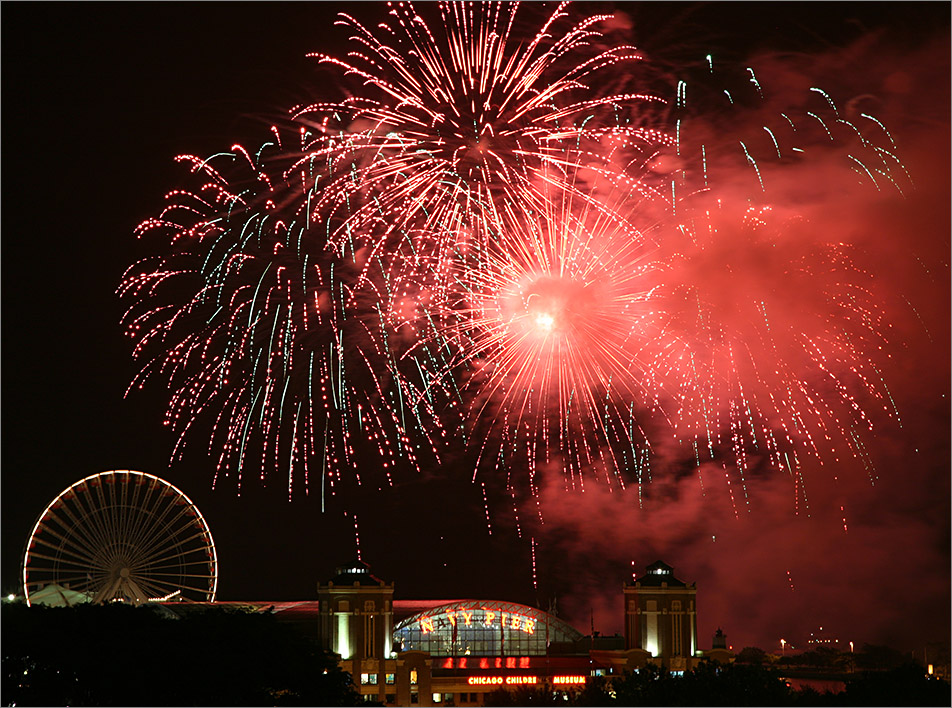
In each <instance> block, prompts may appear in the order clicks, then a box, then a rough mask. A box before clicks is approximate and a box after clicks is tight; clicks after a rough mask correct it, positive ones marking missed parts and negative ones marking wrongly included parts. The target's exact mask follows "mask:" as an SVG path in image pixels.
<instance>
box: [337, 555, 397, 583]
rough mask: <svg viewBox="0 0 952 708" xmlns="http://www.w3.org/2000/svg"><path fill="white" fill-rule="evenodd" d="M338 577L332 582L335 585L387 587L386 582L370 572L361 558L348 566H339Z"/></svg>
mask: <svg viewBox="0 0 952 708" xmlns="http://www.w3.org/2000/svg"><path fill="white" fill-rule="evenodd" d="M335 570H336V571H337V575H335V576H334V577H333V578H331V580H330V582H332V583H334V585H353V584H354V583H360V584H361V585H385V583H384V581H383V580H381V579H380V578H378V577H377V576H375V575H373V574H372V573H371V572H370V566H369V565H367V564H366V563H364V562H363V561H362V560H360V559H359V558H358V559H357V560H354V561H351V562H350V563H347V564H346V565H339V566H337V568H335Z"/></svg>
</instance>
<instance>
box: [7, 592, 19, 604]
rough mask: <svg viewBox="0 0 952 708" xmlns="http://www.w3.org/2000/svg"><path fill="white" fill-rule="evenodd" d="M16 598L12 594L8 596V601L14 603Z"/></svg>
mask: <svg viewBox="0 0 952 708" xmlns="http://www.w3.org/2000/svg"><path fill="white" fill-rule="evenodd" d="M16 597H17V596H16V595H14V594H13V593H11V594H9V595H7V600H8V601H9V602H13V601H14V600H15V599H16Z"/></svg>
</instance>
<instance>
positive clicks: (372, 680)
mask: <svg viewBox="0 0 952 708" xmlns="http://www.w3.org/2000/svg"><path fill="white" fill-rule="evenodd" d="M370 685H371V686H376V685H377V674H370Z"/></svg>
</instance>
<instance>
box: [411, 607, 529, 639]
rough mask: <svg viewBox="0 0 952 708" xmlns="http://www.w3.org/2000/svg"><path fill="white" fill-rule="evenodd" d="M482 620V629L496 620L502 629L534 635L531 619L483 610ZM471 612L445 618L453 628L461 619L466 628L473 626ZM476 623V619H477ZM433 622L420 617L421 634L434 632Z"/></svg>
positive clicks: (431, 619)
mask: <svg viewBox="0 0 952 708" xmlns="http://www.w3.org/2000/svg"><path fill="white" fill-rule="evenodd" d="M482 612H483V618H482V622H481V623H480V624H481V625H482V626H484V627H491V626H493V625H494V624H496V620H497V618H498V620H499V622H498V623H499V625H500V626H501V627H503V628H507V629H509V630H518V631H520V632H525V633H526V634H535V626H536V620H534V619H532V618H531V617H523V616H522V615H515V614H506V613H505V612H498V613H497V612H496V611H495V610H488V609H483V610H482ZM474 614H475V613H474V612H473V611H469V612H467V611H466V610H460V611H458V612H447V613H446V615H445V617H446V619H447V621H449V623H450V625H451V626H453V627H456V626H457V621H458V620H460V619H462V621H463V624H464V625H465V626H467V627H472V626H473V619H474V618H473V615H474ZM437 617H439V615H437ZM477 621H478V617H477ZM434 626H435V622H434V618H433V617H430V616H428V615H423V616H422V617H420V631H421V632H423V634H429V633H430V632H432V631H433V630H434Z"/></svg>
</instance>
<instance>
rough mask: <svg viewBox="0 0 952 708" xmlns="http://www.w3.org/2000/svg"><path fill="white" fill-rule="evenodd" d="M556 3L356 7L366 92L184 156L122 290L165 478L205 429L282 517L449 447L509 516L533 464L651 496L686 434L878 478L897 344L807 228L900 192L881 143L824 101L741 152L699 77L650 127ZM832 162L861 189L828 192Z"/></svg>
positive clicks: (864, 281)
mask: <svg viewBox="0 0 952 708" xmlns="http://www.w3.org/2000/svg"><path fill="white" fill-rule="evenodd" d="M565 7H566V6H565V5H559V6H558V8H557V9H556V10H555V11H554V12H552V13H551V14H549V15H547V16H545V18H544V20H543V21H542V23H541V25H540V26H539V27H538V28H533V29H532V31H530V32H526V31H525V22H523V21H522V15H518V13H520V12H521V11H520V10H519V9H518V5H517V4H515V3H478V4H465V3H441V4H439V5H438V6H427V9H426V11H425V12H424V13H423V14H430V13H435V16H436V20H435V21H434V20H433V19H432V18H431V19H430V20H428V19H426V18H424V17H423V14H420V13H418V12H417V11H416V9H414V7H413V6H412V5H411V4H408V3H397V4H395V5H393V6H391V10H390V16H389V18H388V21H387V22H386V23H384V24H382V25H379V26H378V27H377V28H376V29H374V30H370V29H368V28H366V27H364V26H363V25H361V24H360V23H358V22H357V21H356V20H354V19H353V18H350V17H347V16H344V15H342V16H341V20H340V24H343V25H344V26H346V27H348V28H349V29H350V30H351V32H352V38H351V39H352V42H353V47H354V51H352V52H351V53H350V54H349V55H348V56H347V58H346V59H341V58H335V57H331V56H329V55H326V54H315V55H313V56H315V57H316V58H317V59H319V61H320V62H321V63H322V64H324V65H327V66H329V67H330V68H331V70H332V71H336V72H338V73H340V72H342V73H343V76H341V77H339V78H340V81H341V82H342V83H344V84H346V81H347V80H349V79H351V78H356V84H355V85H354V86H353V87H351V88H352V93H350V94H349V95H348V96H347V97H346V98H343V99H341V100H336V101H335V100H327V101H315V102H311V103H308V104H307V105H301V106H297V107H295V108H294V109H293V110H292V111H291V115H290V118H289V123H290V125H289V126H288V127H286V128H284V129H282V130H279V129H277V128H275V129H273V140H271V141H269V142H268V143H266V144H265V145H263V146H262V147H261V148H260V149H259V150H257V151H255V152H254V153H251V152H249V151H247V150H245V149H244V148H241V147H240V146H234V147H233V148H232V149H231V150H230V151H228V152H226V153H222V154H220V155H216V156H214V157H212V158H209V159H207V160H202V159H199V158H194V157H183V158H180V159H181V160H182V161H183V162H185V163H186V164H187V165H188V166H189V168H190V174H191V177H190V179H191V181H192V182H194V184H191V183H190V184H189V185H188V186H187V187H184V188H182V189H177V190H175V191H173V192H172V193H171V194H170V195H169V197H168V205H167V207H166V208H165V209H164V211H163V212H162V213H161V214H160V216H159V217H157V218H155V219H150V220H147V221H146V222H144V223H143V224H142V225H141V226H140V229H139V232H140V235H141V236H148V237H149V238H152V237H155V236H158V237H159V238H161V239H164V241H165V243H164V244H163V246H162V248H163V253H164V255H162V256H157V257H154V258H147V259H145V260H142V261H140V262H138V263H136V264H134V265H133V266H132V267H131V268H130V269H129V270H128V272H127V273H126V275H125V277H124V279H123V282H122V285H121V287H120V295H121V296H122V297H123V299H124V300H125V301H126V302H127V303H129V304H128V309H127V311H126V314H125V316H124V318H123V324H124V326H125V328H126V332H127V334H128V336H130V338H132V339H133V340H134V341H135V342H136V345H135V350H134V353H135V356H136V358H137V359H138V361H140V363H141V370H140V373H139V374H138V376H137V377H136V378H135V380H134V381H133V384H132V386H133V387H142V386H143V385H145V383H146V382H148V381H149V380H151V379H158V380H161V381H163V382H165V383H167V384H168V386H169V388H170V392H171V395H170V402H169V406H168V409H167V413H166V424H167V425H169V426H170V427H171V428H172V429H173V430H174V431H175V432H176V434H177V440H178V442H177V445H176V448H175V452H174V453H173V456H176V457H177V456H180V455H181V454H182V451H183V449H184V446H185V443H186V441H187V440H190V439H192V438H195V437H205V438H206V439H207V440H208V449H209V451H210V452H212V453H213V454H214V456H215V458H216V461H217V469H218V471H219V472H220V473H225V474H232V473H234V474H235V475H236V476H237V478H238V480H239V487H240V480H241V478H242V475H243V474H244V473H246V471H247V470H249V469H254V470H255V471H256V473H257V474H259V475H260V476H261V477H265V476H267V475H269V474H271V473H272V472H273V471H275V470H278V471H281V472H284V473H286V474H287V478H288V492H289V494H291V492H292V491H293V490H294V489H295V488H298V487H301V486H303V488H305V489H307V488H308V486H309V479H311V478H312V477H313V476H314V475H315V474H317V475H319V476H320V479H321V489H322V490H323V489H324V488H325V484H331V483H332V484H333V485H339V484H341V483H342V478H343V470H345V469H353V470H357V473H356V481H358V482H360V481H361V470H366V469H368V468H371V469H379V470H381V476H382V478H381V479H380V480H375V483H378V482H379V483H381V484H390V483H392V481H393V477H392V471H393V470H394V469H395V468H399V467H409V468H411V469H416V470H419V469H421V467H422V466H424V465H427V466H428V465H431V464H432V465H436V464H439V463H440V462H441V461H443V460H445V459H446V454H447V448H446V447H445V446H444V439H445V438H446V436H447V433H446V431H448V430H452V431H454V432H456V431H459V434H458V438H459V440H460V441H462V442H464V443H465V444H467V445H468V447H469V450H470V451H471V455H470V460H469V461H471V462H472V470H473V471H474V473H478V472H479V471H480V470H489V471H491V473H492V474H491V475H488V478H490V479H493V478H497V479H498V478H503V479H505V486H506V492H507V494H508V495H509V496H510V497H511V499H512V503H513V508H514V511H515V513H516V514H517V515H518V503H517V498H518V496H519V495H520V494H522V493H524V492H525V493H528V494H529V495H532V496H538V491H539V486H540V482H539V474H540V473H541V472H542V471H543V470H549V469H552V470H555V471H557V472H558V473H560V474H561V477H562V480H563V483H564V484H563V486H564V488H566V489H584V485H585V483H586V480H587V479H589V478H594V479H599V478H603V479H604V480H605V481H606V482H607V483H608V484H609V485H612V486H614V485H617V486H620V487H624V486H625V485H626V484H629V483H631V482H635V483H643V482H646V481H648V480H649V479H650V467H649V464H648V460H649V454H650V452H651V450H652V449H653V446H654V445H655V444H656V443H657V442H658V441H659V440H661V439H664V440H666V441H667V440H670V439H671V438H672V437H676V438H677V439H678V440H680V441H683V442H685V443H686V444H688V445H689V446H691V447H692V449H693V452H694V457H695V462H696V465H697V466H698V467H700V466H701V464H702V462H701V457H702V455H703V456H706V457H709V458H712V459H716V460H718V461H721V462H723V464H724V465H725V467H731V468H736V469H738V470H740V472H741V475H742V478H743V474H744V473H746V471H748V470H750V469H753V468H755V467H756V466H757V464H758V460H760V459H766V460H768V463H769V465H770V466H771V467H773V468H781V469H785V470H788V471H790V472H791V473H792V474H795V475H796V474H799V472H798V470H799V468H800V464H801V461H802V457H803V455H805V454H808V453H809V454H811V455H815V456H817V457H819V458H822V457H824V456H825V454H826V449H828V448H829V449H833V448H835V447H836V445H838V443H835V442H834V439H836V440H844V441H845V443H844V445H843V446H841V447H842V448H845V449H846V450H848V451H849V452H851V453H852V454H854V455H857V456H862V454H863V448H862V442H861V437H860V436H861V433H862V431H863V430H864V429H869V427H870V419H869V415H868V414H867V412H866V408H865V403H866V402H867V401H868V400H869V399H872V400H875V401H876V402H877V404H882V406H883V407H885V408H888V405H887V404H888V390H887V389H886V388H885V384H884V383H883V381H882V377H881V376H880V374H879V371H878V369H877V367H876V365H875V363H874V361H875V358H876V356H875V354H876V352H877V351H878V350H879V348H880V347H882V346H884V344H885V342H886V338H885V335H884V334H883V333H884V331H885V330H886V329H888V327H887V325H886V323H885V322H884V319H883V316H882V314H881V308H880V306H879V304H878V298H877V295H876V293H875V288H874V287H873V284H872V283H871V282H870V278H869V276H868V274H867V273H866V272H865V271H864V270H863V269H862V268H861V267H860V266H859V265H857V259H856V253H855V250H854V249H852V248H851V247H849V246H848V245H846V244H844V243H842V242H839V241H837V240H835V239H818V238H816V237H815V236H814V235H813V233H812V232H810V230H811V229H815V228H816V227H815V226H814V224H816V223H817V221H818V219H822V218H823V215H822V214H819V213H812V212H810V211H809V210H806V211H805V210H802V209H798V208H797V207H798V200H799V201H800V202H809V199H807V198H806V197H804V194H805V193H806V192H807V191H808V190H811V189H813V190H816V189H820V188H822V189H827V190H829V189H830V188H831V186H832V187H835V188H837V189H840V188H842V189H844V190H847V191H848V190H855V189H857V188H860V189H868V188H869V187H870V186H872V187H874V188H875V189H877V190H890V189H891V190H897V191H899V192H900V193H901V192H902V191H903V190H905V189H907V188H908V187H909V180H908V175H906V174H905V171H904V168H903V167H902V164H901V162H900V161H899V160H898V158H897V157H896V151H895V146H894V145H893V144H892V138H891V137H890V136H889V134H888V132H886V130H885V127H884V126H883V125H882V124H881V123H879V122H878V121H877V120H876V119H875V118H873V117H872V116H869V115H867V114H865V113H862V112H861V111H859V110H858V109H856V110H854V108H855V107H853V108H851V109H850V110H848V111H845V112H841V111H839V110H838V108H837V107H836V105H835V104H834V102H833V100H832V98H831V97H830V96H829V95H828V94H827V93H826V92H824V91H822V90H820V89H817V88H813V89H810V91H808V92H807V97H808V99H809V100H804V102H803V103H802V105H797V106H795V108H796V110H792V109H791V110H787V111H786V112H774V114H772V116H771V122H770V123H769V124H763V125H757V126H756V128H755V129H754V130H753V134H754V137H752V136H751V135H750V134H749V133H750V131H751V130H752V129H751V124H750V123H749V121H746V120H739V119H737V118H736V117H733V118H730V119H720V118H718V116H719V115H720V111H721V110H722V108H723V107H724V106H719V107H717V108H716V109H715V110H713V111H711V115H712V116H713V117H711V118H708V117H707V116H708V113H707V106H708V104H709V103H711V100H713V99H711V100H708V99H705V100H703V101H699V102H698V106H695V104H694V103H692V102H691V101H689V100H688V98H689V92H690V90H691V89H690V88H689V87H688V85H687V84H686V83H683V82H682V83H681V84H678V85H677V88H676V89H675V90H674V91H673V93H674V100H673V101H672V104H673V107H672V108H671V110H670V111H661V112H656V113H652V112H651V110H650V108H647V107H650V106H654V105H660V104H662V103H663V102H662V101H661V100H660V99H659V98H657V97H655V96H652V95H649V94H648V93H647V92H639V91H604V90H601V89H599V88H598V87H599V86H603V85H604V81H603V80H604V77H605V74H606V73H612V72H611V70H612V69H614V68H616V67H618V66H620V65H621V64H622V63H625V65H626V66H630V65H631V64H633V63H637V61H638V60H640V58H641V57H640V55H639V54H638V52H636V51H635V50H634V49H633V48H632V47H630V46H628V45H622V46H611V45H610V44H609V45H606V44H605V42H606V39H605V37H603V36H602V35H600V34H599V33H598V32H597V30H596V27H597V25H598V23H599V22H600V21H601V20H603V19H605V18H604V17H603V16H592V17H587V18H584V19H581V20H578V21H573V20H571V18H569V16H568V14H567V12H566V11H565ZM517 15H518V17H517ZM748 72H749V76H745V81H744V82H743V88H744V89H746V91H747V92H748V93H749V94H750V96H747V97H744V96H742V92H741V91H739V90H738V89H737V88H736V87H733V86H732V87H731V88H730V90H728V91H723V92H720V93H715V94H713V95H715V96H716V98H717V100H719V101H720V102H721V103H722V104H724V105H725V106H729V107H734V108H735V109H736V111H737V113H735V114H733V115H734V116H737V115H743V112H742V110H741V109H742V108H743V106H746V105H748V104H750V102H751V101H754V102H756V101H758V100H759V101H765V102H769V101H768V99H769V96H767V95H766V90H765V89H764V87H763V86H761V84H760V82H759V81H758V79H757V77H756V75H755V74H754V72H753V71H752V70H748ZM615 73H617V71H616V72H615ZM811 101H812V103H810V102H811ZM771 108H773V105H772V104H771ZM754 112H755V113H756V114H757V116H758V117H760V116H761V115H762V114H763V113H764V111H754ZM659 121H662V122H659ZM871 135H874V136H875V137H870V136H871ZM288 136H293V138H289V137H288ZM833 162H836V163H837V164H838V165H839V166H838V168H837V169H838V170H839V173H838V174H840V175H847V176H848V178H849V179H848V180H843V179H841V178H839V177H837V178H834V179H833V180H832V181H830V179H828V173H827V172H823V175H822V176H823V179H818V178H817V174H818V172H817V167H816V166H817V165H820V166H821V167H822V168H823V169H824V170H826V169H827V167H828V166H829V165H830V164H832V163H833ZM857 182H859V183H860V184H859V186H858V187H857ZM817 185H822V187H818V186H817ZM844 185H845V186H844ZM861 399H863V400H861ZM837 454H838V453H837ZM423 458H425V459H423ZM362 462H366V463H369V464H362ZM523 472H525V474H523ZM363 474H367V473H366V472H364V473H363ZM474 476H475V474H474ZM801 482H802V480H800V479H799V477H797V484H798V485H800V483H801ZM484 485H485V482H484ZM800 486H802V485H800ZM639 488H640V487H639ZM799 488H800V487H799V486H798V489H799ZM483 489H484V494H485V493H486V487H485V486H484V488H483ZM487 509H488V507H487Z"/></svg>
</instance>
